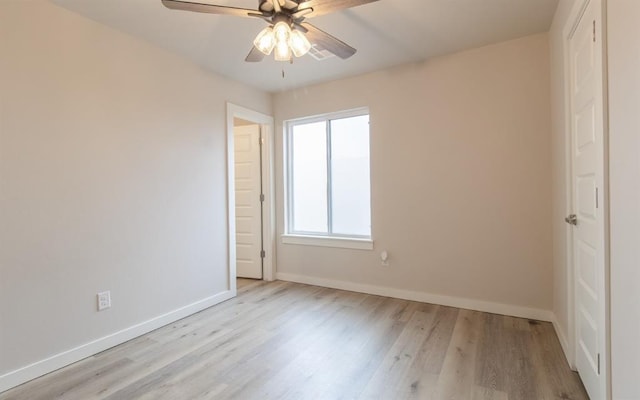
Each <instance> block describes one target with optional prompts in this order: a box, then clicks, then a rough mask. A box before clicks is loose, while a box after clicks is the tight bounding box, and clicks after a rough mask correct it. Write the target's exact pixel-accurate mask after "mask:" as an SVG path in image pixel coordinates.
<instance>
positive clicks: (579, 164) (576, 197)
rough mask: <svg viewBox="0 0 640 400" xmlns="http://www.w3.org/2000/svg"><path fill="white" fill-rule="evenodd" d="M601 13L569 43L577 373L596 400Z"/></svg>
mask: <svg viewBox="0 0 640 400" xmlns="http://www.w3.org/2000/svg"><path fill="white" fill-rule="evenodd" d="M600 7H601V3H600V1H599V0H591V1H589V4H588V6H587V8H586V10H585V12H584V14H583V15H582V17H581V19H580V21H579V23H578V25H577V27H576V29H575V31H574V33H573V35H572V36H571V37H570V43H569V55H570V57H569V59H570V68H571V74H570V80H571V81H570V82H571V83H570V88H571V133H572V136H571V151H572V164H573V165H572V186H573V213H574V215H571V216H569V217H568V218H567V222H569V223H571V224H572V225H573V235H572V237H573V240H572V245H573V263H574V277H575V325H576V332H575V333H576V341H575V343H576V367H577V370H578V373H579V374H580V377H581V378H582V382H583V383H584V386H585V388H586V389H587V392H588V393H589V396H590V397H591V399H592V400H600V399H602V400H604V399H606V398H607V395H606V393H607V384H606V371H605V368H606V359H607V358H606V355H607V346H606V343H607V341H606V331H607V330H606V301H607V300H606V289H605V288H606V286H605V285H606V274H605V265H606V263H605V220H604V218H605V217H604V216H605V214H604V206H605V205H604V204H603V199H605V196H604V141H603V126H604V124H603V96H602V92H603V89H602V83H603V68H602V42H601V38H600V37H599V36H600V34H599V33H598V32H600V29H599V27H600V23H601V14H602V13H601V9H600Z"/></svg>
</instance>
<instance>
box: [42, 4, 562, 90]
mask: <svg viewBox="0 0 640 400" xmlns="http://www.w3.org/2000/svg"><path fill="white" fill-rule="evenodd" d="M52 1H53V2H54V3H56V4H58V5H60V6H62V7H65V8H67V9H69V10H72V11H74V12H77V13H79V14H81V15H83V16H86V17H88V18H91V19H93V20H96V21H98V22H101V23H104V24H106V25H108V26H111V27H113V28H116V29H118V30H121V31H123V32H126V33H129V34H131V35H135V36H138V37H142V38H144V39H146V40H148V41H149V42H151V43H154V44H156V45H158V46H161V47H164V48H166V49H168V50H170V51H172V52H175V53H178V54H180V55H182V56H184V57H187V58H188V59H191V60H193V61H194V62H196V63H198V64H199V65H201V66H203V67H205V68H206V69H209V70H211V71H214V72H216V73H218V74H221V75H223V76H226V77H228V78H231V79H234V80H237V81H240V82H244V83H246V84H249V85H252V86H254V87H257V88H260V89H263V90H266V91H270V92H273V91H280V90H286V89H292V88H296V87H301V86H305V85H309V84H312V83H319V82H325V81H329V80H333V79H337V78H343V77H347V76H353V75H358V74H361V73H365V72H370V71H374V70H379V69H383V68H387V67H390V66H394V65H399V64H405V63H410V62H418V61H423V60H425V59H427V58H429V57H433V56H438V55H443V54H447V53H453V52H456V51H460V50H464V49H469V48H473V47H478V46H483V45H487V44H491V43H497V42H501V41H505V40H509V39H515V38H518V37H522V36H526V35H530V34H534V33H538V32H546V31H548V30H549V26H550V25H551V20H552V18H553V14H554V12H555V9H556V6H557V4H558V0H380V1H378V2H375V3H370V4H366V5H363V6H359V7H356V8H352V9H349V10H345V11H341V12H338V13H334V14H329V15H324V16H320V17H317V18H313V19H310V20H308V21H309V22H311V23H313V24H314V25H316V26H318V27H319V28H321V29H323V30H325V31H327V32H329V33H330V34H332V35H334V36H336V37H338V38H339V39H341V40H343V41H345V42H347V43H348V44H350V45H351V46H353V47H355V48H356V49H358V52H357V53H356V55H354V56H353V57H351V58H349V59H347V60H342V59H340V58H338V57H332V58H330V59H327V60H323V61H316V60H315V59H313V58H311V57H310V56H308V55H307V56H304V57H302V58H299V59H295V60H294V63H293V64H288V63H281V62H276V61H273V57H268V58H265V60H264V61H263V62H261V63H246V62H244V58H245V56H246V55H247V53H248V52H249V50H250V48H251V46H252V41H253V38H254V37H255V35H256V34H257V33H258V32H259V31H260V30H261V29H262V28H263V27H264V26H266V23H265V22H264V21H261V20H259V19H253V18H240V17H234V16H227V15H213V14H200V13H192V12H185V11H176V10H169V9H166V8H165V7H164V6H163V5H162V4H161V2H160V0H52ZM198 2H201V3H205V2H209V3H214V4H221V5H231V6H235V7H245V8H257V5H258V0H217V1H216V0H198ZM283 70H284V73H285V77H284V78H283V77H282V71H283Z"/></svg>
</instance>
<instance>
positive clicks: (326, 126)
mask: <svg viewBox="0 0 640 400" xmlns="http://www.w3.org/2000/svg"><path fill="white" fill-rule="evenodd" d="M286 127H287V137H286V146H287V148H286V149H287V151H286V158H287V159H286V166H287V168H286V174H287V187H286V190H287V234H288V236H290V238H289V241H288V242H289V243H293V242H294V241H291V237H293V236H295V237H298V238H300V237H311V238H331V239H333V240H332V241H331V244H328V245H335V244H336V243H337V242H340V239H348V240H349V239H350V240H355V241H358V240H359V241H361V242H368V243H370V242H371V241H370V239H371V190H370V179H369V114H368V111H367V110H356V111H350V112H343V113H336V114H330V115H325V116H321V117H312V118H305V119H300V120H294V121H289V122H287V124H286ZM285 236H287V235H285ZM285 242H287V241H285ZM295 243H300V242H299V241H297V242H295ZM312 244H321V245H322V243H318V242H317V241H316V242H315V243H312ZM343 244H344V243H343ZM325 245H327V244H326V243H325ZM338 246H339V247H353V246H350V245H347V246H342V245H340V244H338ZM356 247H357V248H369V246H366V245H365V246H364V247H362V246H356Z"/></svg>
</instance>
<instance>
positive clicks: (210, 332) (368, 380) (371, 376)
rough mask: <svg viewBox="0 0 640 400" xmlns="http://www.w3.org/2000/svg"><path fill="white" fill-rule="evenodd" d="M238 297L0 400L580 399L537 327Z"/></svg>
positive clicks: (304, 292) (266, 296)
mask: <svg viewBox="0 0 640 400" xmlns="http://www.w3.org/2000/svg"><path fill="white" fill-rule="evenodd" d="M238 288H239V289H238V296H237V297H236V298H234V299H232V300H229V301H226V302H224V303H222V304H219V305H217V306H215V307H211V308H209V309H207V310H204V311H202V312H200V313H198V314H195V315H193V316H190V317H188V318H185V319H183V320H181V321H179V322H176V323H173V324H170V325H167V326H165V327H163V328H160V329H158V330H155V331H153V332H151V333H149V334H147V335H144V336H141V337H139V338H136V339H134V340H131V341H129V342H127V343H124V344H122V345H120V346H117V347H114V348H112V349H110V350H107V351H104V352H102V353H100V354H97V355H95V356H93V357H90V358H87V359H85V360H83V361H80V362H77V363H75V364H73V365H70V366H68V367H66V368H63V369H61V370H58V371H56V372H53V373H51V374H49V375H46V376H44V377H41V378H38V379H36V380H33V381H31V382H28V383H26V384H24V385H22V386H19V387H17V388H14V389H12V390H10V391H7V392H5V393H3V394H0V400H18V399H28V400H45V399H46V400H51V399H69V400H75V399H78V400H86V399H106V400H116V399H118V400H132V399H153V400H160V399H180V400H188V399H240V400H245V399H246V400H251V399H260V400H262V399H296V400H304V399H329V400H333V399H384V400H395V399H437V400H444V399H459V400H466V399H469V400H489V399H496V400H507V399H509V400H516V399H523V400H541V399H562V400H583V399H587V396H586V394H585V392H584V389H583V387H582V384H581V383H580V380H579V378H578V376H577V375H576V374H575V373H574V372H572V371H571V370H570V369H569V367H568V365H567V363H566V360H565V358H564V355H563V353H562V350H561V348H560V343H559V342H558V339H557V337H556V334H555V332H554V330H553V327H552V325H551V324H549V323H546V322H538V321H529V320H526V319H520V318H512V317H505V316H501V315H494V314H487V313H482V312H476V311H469V310H461V309H457V308H451V307H444V306H437V305H432V304H424V303H418V302H413V301H406V300H398V299H393V298H387V297H380V296H372V295H366V294H360V293H353V292H346V291H341V290H334V289H327V288H321V287H316V286H309V285H301V284H295V283H288V282H280V281H277V282H270V283H268V282H262V281H251V280H244V279H240V280H238Z"/></svg>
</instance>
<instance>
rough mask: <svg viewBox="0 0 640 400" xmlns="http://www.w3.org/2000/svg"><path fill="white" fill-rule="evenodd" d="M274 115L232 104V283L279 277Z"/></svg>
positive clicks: (229, 124) (229, 114) (229, 182)
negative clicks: (276, 274) (246, 279)
mask: <svg viewBox="0 0 640 400" xmlns="http://www.w3.org/2000/svg"><path fill="white" fill-rule="evenodd" d="M273 132H274V124H273V117H270V116H268V115H265V114H262V113H259V112H256V111H253V110H250V109H247V108H244V107H241V106H238V105H235V104H231V103H227V174H228V175H227V190H228V206H227V209H228V213H227V214H228V227H229V235H228V236H229V249H228V251H229V287H230V290H231V291H232V292H233V293H234V295H235V293H236V292H237V286H236V279H237V278H239V277H240V278H251V279H264V280H267V281H270V280H273V279H274V278H273V277H274V260H275V241H274V238H275V211H274V205H275V203H274V198H273V195H274V190H273V184H274V180H273V158H274V157H273V150H274V146H273V142H274V138H273Z"/></svg>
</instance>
